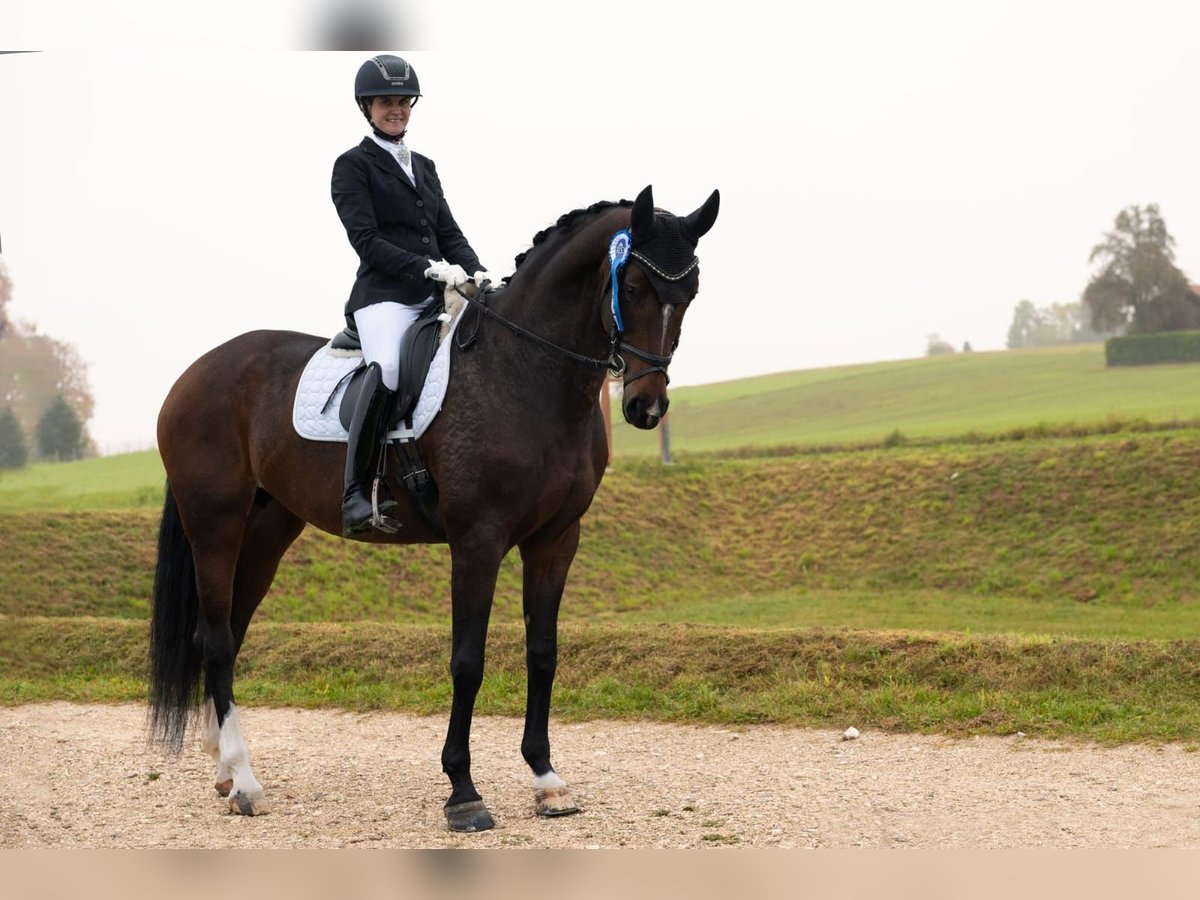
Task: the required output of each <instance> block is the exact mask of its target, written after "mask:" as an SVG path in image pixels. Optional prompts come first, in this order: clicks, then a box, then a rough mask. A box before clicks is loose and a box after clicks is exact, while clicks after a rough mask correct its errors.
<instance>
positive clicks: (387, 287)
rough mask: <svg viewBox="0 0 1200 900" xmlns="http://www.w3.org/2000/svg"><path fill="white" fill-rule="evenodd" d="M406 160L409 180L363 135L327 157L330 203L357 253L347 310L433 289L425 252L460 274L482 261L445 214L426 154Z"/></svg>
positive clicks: (410, 298)
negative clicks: (329, 162) (355, 143)
mask: <svg viewBox="0 0 1200 900" xmlns="http://www.w3.org/2000/svg"><path fill="white" fill-rule="evenodd" d="M412 167H413V174H414V175H415V176H416V180H417V184H416V187H413V183H412V182H411V181H409V180H408V176H407V175H406V174H404V170H403V169H402V168H400V163H398V162H396V158H395V157H394V156H392V155H391V154H390V153H388V152H387V151H386V150H384V149H383V148H382V147H380V146H379V145H378V144H376V143H375V142H374V141H373V140H372V139H371V138H369V137H366V138H363V142H362V143H361V144H359V145H358V146H357V147H355V148H353V149H352V150H347V151H346V152H345V153H343V154H342V155H341V156H339V157H338V158H337V161H336V162H335V163H334V164H333V182H332V186H331V190H332V193H333V205H334V206H336V207H337V212H338V216H339V217H340V218H341V220H342V224H343V225H344V226H345V227H346V236H347V237H348V238H349V239H350V245H351V246H352V247H354V250H355V252H357V253H358V258H359V267H358V276H357V278H356V279H355V281H354V287H353V288H351V290H350V299H349V300H347V301H346V315H347V316H351V315H353V314H354V313H355V312H357V311H358V310H360V309H362V308H363V307H364V306H370V305H371V304H372V303H379V302H381V301H384V300H391V301H394V302H399V303H405V304H413V303H420V302H421V301H422V300H424V299H425V298H426V297H428V296H429V295H430V294H432V293H434V291H435V290H437V289H438V286H437V285H436V284H435V282H434V281H432V280H431V279H428V278H426V277H425V270H426V269H427V268H429V261H430V260H431V259H433V260H437V259H445V260H447V261H449V262H452V263H457V264H458V265H460V266H462V267H463V269H465V270H466V273H467V275H472V274H474V273H475V272H477V271H479V270H480V269H482V268H483V265H482V264H480V262H479V257H478V256H476V255H475V251H474V250H472V249H471V245H470V244H468V243H467V239H466V238H465V237H463V233H462V231H461V230H460V229H459V227H458V223H457V222H455V221H454V216H452V215H451V214H450V207H449V206H448V205H447V203H446V198H445V196H443V194H442V183H441V182H440V181H439V180H438V175H437V169H436V168H435V167H434V165H433V160H431V159H430V158H429V157H427V156H422V155H421V154H419V153H414V154H413V155H412Z"/></svg>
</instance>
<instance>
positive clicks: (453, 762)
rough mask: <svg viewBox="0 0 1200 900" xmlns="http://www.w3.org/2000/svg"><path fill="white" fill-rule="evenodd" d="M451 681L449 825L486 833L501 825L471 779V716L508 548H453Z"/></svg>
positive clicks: (489, 544) (445, 762)
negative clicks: (499, 576)
mask: <svg viewBox="0 0 1200 900" xmlns="http://www.w3.org/2000/svg"><path fill="white" fill-rule="evenodd" d="M450 554H451V558H452V565H451V582H450V596H451V601H450V602H451V616H452V620H453V625H452V630H453V636H452V646H451V650H450V678H451V680H452V681H453V684H454V699H453V701H452V703H451V706H450V727H449V728H448V730H447V732H446V744H445V746H444V747H443V748H442V771H443V772H445V773H446V774H447V775H448V776H449V778H450V788H451V793H450V799H449V800H447V801H446V809H445V812H446V824H447V825H448V826H449V827H450V830H451V831H486V830H487V829H489V828H492V827H494V826H495V824H496V823H495V822H494V821H493V819H492V815H491V813H489V812H488V810H487V807H486V806H485V805H484V803H483V798H482V797H480V796H479V792H478V791H477V790H475V783H474V782H473V781H472V780H471V715H472V713H473V711H474V709H475V697H476V696H477V695H478V693H479V686H480V685H481V684H482V683H483V660H484V645H485V644H486V642H487V628H488V617H489V616H490V615H491V611H492V597H493V595H494V594H495V590H496V576H497V574H498V572H499V571H500V560H501V559H502V558H503V556H504V549H503V547H501V546H499V545H498V544H497V543H496V542H494V541H472V542H466V541H456V542H453V543H452V544H451V547H450Z"/></svg>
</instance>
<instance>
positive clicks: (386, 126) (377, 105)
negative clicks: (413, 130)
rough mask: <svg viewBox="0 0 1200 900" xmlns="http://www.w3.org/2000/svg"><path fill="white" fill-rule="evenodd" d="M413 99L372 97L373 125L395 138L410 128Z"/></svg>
mask: <svg viewBox="0 0 1200 900" xmlns="http://www.w3.org/2000/svg"><path fill="white" fill-rule="evenodd" d="M412 101H413V98H412V97H372V98H371V124H372V125H374V126H375V127H376V128H378V129H379V130H380V131H382V132H383V133H384V134H390V135H392V136H393V137H394V136H395V135H398V134H400V133H402V132H403V131H404V129H405V128H407V127H408V117H409V116H411V115H412Z"/></svg>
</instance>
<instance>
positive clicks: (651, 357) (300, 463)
mask: <svg viewBox="0 0 1200 900" xmlns="http://www.w3.org/2000/svg"><path fill="white" fill-rule="evenodd" d="M718 204H719V195H718V193H717V192H716V191H714V192H713V193H712V195H711V196H710V197H709V198H708V200H707V201H706V202H705V203H704V204H703V205H702V206H701V207H700V208H698V209H697V210H696V211H695V212H693V213H691V214H690V215H688V216H686V217H681V216H674V215H671V214H670V213H667V212H665V211H663V210H658V209H655V207H654V202H653V197H652V194H651V189H650V188H649V187H647V188H646V189H645V190H643V191H642V192H641V194H639V195H638V198H637V200H636V201H634V202H633V203H632V204H630V203H629V202H628V201H621V202H618V203H611V202H602V203H597V204H594V205H593V206H591V207H589V208H588V209H582V210H576V211H574V212H571V213H568V214H566V215H564V216H562V217H561V218H560V219H559V220H558V222H557V223H556V224H555V225H554V226H552V227H550V228H547V229H546V230H544V231H542V232H541V233H539V234H538V235H537V236H535V237H534V240H533V246H532V247H531V249H530V250H528V251H527V252H526V253H523V254H521V256H518V257H517V264H516V268H515V271H514V273H513V276H512V278H511V279H510V280H509V283H508V285H507V287H505V288H504V289H503V290H500V291H496V292H494V293H489V294H487V295H486V297H488V298H490V299H489V301H488V307H489V308H488V309H487V310H485V311H483V312H480V313H478V314H479V317H480V318H479V322H480V326H479V329H478V333H477V339H476V342H475V343H474V345H472V346H471V347H470V348H469V349H466V350H463V349H460V347H458V346H454V347H453V348H452V360H453V362H452V371H453V377H452V380H451V383H450V385H449V388H448V389H447V392H446V396H445V399H444V401H443V404H442V409H441V412H440V413H439V414H438V416H437V417H436V418H435V419H434V421H433V422H432V424H431V425H430V427H429V429H428V430H427V431H426V433H425V435H424V436H423V437H422V438H421V441H420V449H421V452H422V455H423V456H424V458H425V461H426V463H427V466H428V469H429V471H430V473H432V475H433V477H434V480H435V481H436V483H437V484H438V486H439V488H440V501H439V502H440V513H441V520H442V522H443V524H444V529H445V537H444V538H441V537H439V536H438V535H437V534H435V533H434V531H433V530H432V529H431V528H430V527H429V526H428V525H426V524H425V522H424V520H423V519H422V518H421V516H419V515H418V513H417V510H416V508H415V506H414V505H413V504H412V503H411V501H410V500H409V498H408V494H407V493H406V492H405V491H404V490H403V489H401V488H400V487H399V485H393V486H392V487H393V493H394V494H395V496H396V497H397V498H398V500H399V502H400V518H401V522H402V528H401V530H400V531H399V533H397V534H385V533H382V532H377V531H376V532H371V533H368V534H366V535H363V536H362V537H361V538H359V539H360V540H365V541H370V542H375V543H381V542H389V543H429V542H436V541H440V540H445V541H446V542H448V543H449V545H450V556H451V611H452V623H453V624H452V647H451V653H450V676H451V679H452V682H453V689H454V694H453V701H452V705H451V711H450V724H449V728H448V731H447V734H446V743H445V746H444V748H443V750H442V768H443V770H444V771H445V772H446V774H447V775H448V776H449V779H450V785H451V794H450V798H449V800H448V801H447V802H446V818H447V822H448V824H449V827H450V828H451V829H452V830H455V831H479V830H483V829H486V828H491V827H492V826H493V824H494V823H493V821H492V817H491V815H490V814H489V813H488V810H487V808H486V807H485V806H484V803H483V800H482V798H481V797H480V795H479V793H478V792H477V791H476V790H475V785H474V783H473V782H472V780H471V755H470V747H469V738H470V729H471V715H472V711H473V708H474V705H475V697H476V694H477V693H478V691H479V687H480V683H481V681H482V679H483V666H484V642H485V640H486V637H487V627H488V617H489V614H490V612H491V607H492V595H493V592H494V590H495V586H496V577H497V573H498V571H499V567H500V564H501V560H502V559H503V557H504V556H505V554H506V553H508V551H509V550H511V549H512V548H513V547H517V548H518V549H519V551H520V554H521V559H522V563H523V567H524V569H523V572H524V574H523V584H524V587H523V604H524V613H525V628H526V646H527V652H526V659H527V670H528V699H527V707H526V713H525V731H524V736H523V738H522V740H521V753H522V755H523V756H524V758H525V760H526V762H528V764H529V767H530V769H532V771H533V786H534V799H535V804H536V806H535V808H536V811H537V813H538V814H539V815H565V814H567V813H571V812H575V811H577V807H576V805H575V803H574V801H573V800H572V798H571V794H570V791H569V789H568V787H567V785H566V783H565V782H564V781H563V780H562V779H561V778H559V777H558V775H557V774H555V771H554V768H553V767H552V766H551V764H550V741H549V737H548V735H547V726H548V721H549V716H550V693H551V687H552V684H553V681H554V673H555V667H556V664H557V620H558V609H559V603H560V601H561V598H562V594H563V586H564V584H565V583H566V579H567V570H568V569H569V568H570V565H571V560H572V559H573V558H574V556H575V551H576V548H577V546H578V544H579V520H580V517H581V516H583V514H584V512H585V511H586V510H587V508H588V506H589V505H590V504H591V502H592V497H593V495H594V494H595V492H596V489H597V487H599V485H600V479H601V478H602V477H603V475H604V468H605V465H606V462H607V460H608V448H607V445H606V442H605V435H604V424H603V418H602V415H601V411H600V407H599V400H598V398H599V395H600V389H601V386H602V384H603V380H604V377H605V372H604V370H605V369H606V368H609V367H612V368H614V369H615V370H617V371H622V372H623V375H624V382H625V391H624V402H623V411H624V415H625V418H626V420H627V421H629V422H630V423H632V424H633V425H635V426H637V427H638V428H653V427H655V426H656V425H657V424H658V422H659V420H660V419H661V418H662V416H663V415H664V414H665V413H666V411H667V381H668V378H667V365H668V364H669V363H670V360H671V356H672V353H673V352H674V349H675V346H676V344H677V343H678V339H679V329H680V325H681V323H682V320H683V316H684V313H685V312H686V310H687V307H688V304H689V303H690V302H691V300H692V298H693V297H694V296H695V295H696V292H697V290H698V289H699V284H700V281H699V270H698V267H697V262H696V256H695V248H696V244H697V242H698V241H699V239H700V237H701V236H702V235H704V234H705V233H706V232H707V231H708V230H709V228H711V227H712V224H713V222H714V221H715V220H716V216H717V209H718ZM621 232H624V237H621V236H620V234H619V233H621ZM622 241H624V242H625V246H624V247H620V246H619V245H620V244H621V242H622ZM625 251H627V252H628V256H627V262H625V263H624V265H623V266H620V267H619V268H617V267H616V266H615V265H614V264H613V263H612V262H611V260H610V253H623V252H625ZM614 271H615V272H616V277H615V279H614V278H613V277H612V275H613V273H614ZM614 282H615V286H616V288H617V295H618V302H617V303H613V301H612V292H613V286H614ZM471 312H474V310H470V309H468V310H467V311H466V312H465V313H464V315H467V314H470V313H471ZM618 322H619V323H620V327H618V326H617V323H618ZM463 327H465V323H464V326H463ZM324 342H325V340H324V339H323V338H320V337H314V336H311V335H305V334H297V333H293V332H278V331H255V332H251V333H249V334H243V335H241V336H240V337H237V338H234V339H233V340H231V341H229V342H228V343H225V344H223V345H221V346H220V347H217V348H216V349H214V350H212V351H210V352H208V353H207V354H205V355H204V356H202V357H201V358H200V359H198V360H197V361H196V362H195V363H193V364H192V366H191V367H190V368H188V369H187V371H185V372H184V373H183V375H182V376H180V378H179V380H178V381H177V382H176V383H175V385H174V387H173V388H172V389H171V391H170V393H169V394H168V396H167V399H166V401H165V402H164V404H163V408H162V411H161V413H160V415H159V420H158V446H159V451H160V453H161V455H162V459H163V464H164V466H165V468H166V472H167V491H166V500H165V503H164V506H163V516H162V524H161V527H160V531H159V539H158V565H157V570H156V573H155V584H154V609H153V617H152V623H151V641H150V662H151V726H152V730H153V734H154V736H155V737H156V738H157V739H158V740H160V741H161V742H163V743H164V744H166V745H167V746H168V747H170V748H171V749H173V750H174V751H175V752H178V751H179V750H180V748H181V747H182V744H183V740H184V736H185V733H186V731H187V727H188V724H189V721H190V720H191V719H192V717H193V715H196V714H197V713H198V712H199V710H200V709H201V697H200V685H201V675H203V693H204V701H203V711H202V712H199V718H200V723H199V726H200V727H199V730H200V738H201V746H202V747H203V749H204V750H205V751H206V752H208V753H209V754H210V755H211V756H212V757H213V759H214V760H215V761H216V766H217V790H218V791H219V792H220V793H221V794H222V796H228V797H229V798H230V800H229V802H230V808H231V809H232V810H233V811H234V812H237V813H242V814H245V815H255V814H261V813H264V812H267V811H268V810H269V809H270V806H269V803H268V801H267V798H266V796H265V795H264V793H263V789H262V786H261V785H260V784H259V782H258V780H257V779H256V778H255V777H254V774H253V772H252V771H251V769H250V762H249V756H248V754H247V750H246V745H245V742H244V740H243V738H242V733H241V729H240V726H239V724H238V715H237V708H236V707H235V705H234V700H233V667H234V660H235V659H236V658H237V654H238V650H239V649H240V648H241V645H242V641H243V639H244V637H245V635H246V629H247V626H248V625H249V624H250V619H251V616H252V615H253V614H254V611H255V609H256V608H257V607H258V604H259V602H260V601H261V600H262V598H263V596H264V595H265V594H266V592H267V590H268V588H269V587H270V585H271V582H272V580H273V579H274V577H275V572H276V569H277V568H278V566H279V561H280V559H281V558H282V557H283V554H284V552H285V551H286V550H287V548H288V547H289V546H290V545H291V543H292V542H293V541H294V540H295V539H296V538H297V537H298V536H299V534H300V532H301V531H302V530H303V529H304V526H305V525H306V524H308V523H311V524H312V525H315V526H316V527H318V528H320V529H322V530H324V531H328V532H330V533H332V534H340V532H341V499H342V471H343V467H344V464H345V454H346V450H345V447H344V445H342V444H338V443H329V442H316V441H308V440H305V439H303V438H301V437H299V436H298V435H297V434H296V432H295V430H294V429H293V427H292V415H291V406H292V398H293V396H294V394H295V391H296V385H297V382H298V380H299V377H300V373H301V371H302V370H303V368H304V366H305V364H306V362H307V361H308V360H309V358H310V357H312V355H313V354H314V352H316V350H317V349H318V348H319V347H320V346H321V345H322V344H323V343H324ZM390 470H391V471H397V470H398V466H395V465H393V466H390Z"/></svg>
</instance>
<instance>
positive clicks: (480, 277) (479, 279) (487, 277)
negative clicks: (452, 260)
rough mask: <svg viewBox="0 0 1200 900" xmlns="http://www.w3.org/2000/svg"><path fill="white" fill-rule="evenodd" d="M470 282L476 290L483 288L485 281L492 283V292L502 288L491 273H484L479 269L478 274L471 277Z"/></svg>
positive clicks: (497, 279)
mask: <svg viewBox="0 0 1200 900" xmlns="http://www.w3.org/2000/svg"><path fill="white" fill-rule="evenodd" d="M471 280H472V281H474V282H475V287H477V288H481V287H483V283H484V282H485V281H490V282H491V283H492V289H493V290H494V289H496V288H501V287H504V285H503V284H502V283H501V281H500V279H499V278H498V277H497V276H495V275H493V274H492V273H491V272H485V271H484V270H483V269H480V270H479V271H478V272H476V273H475V274H474V275H472V276H471Z"/></svg>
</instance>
